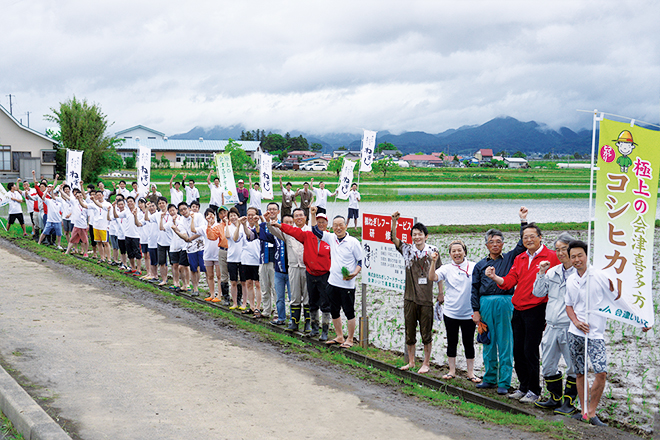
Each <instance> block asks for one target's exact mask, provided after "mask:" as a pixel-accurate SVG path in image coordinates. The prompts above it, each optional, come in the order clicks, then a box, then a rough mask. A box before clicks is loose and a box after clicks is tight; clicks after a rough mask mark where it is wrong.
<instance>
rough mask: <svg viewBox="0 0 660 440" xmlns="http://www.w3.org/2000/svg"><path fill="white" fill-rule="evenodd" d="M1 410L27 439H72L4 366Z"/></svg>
mask: <svg viewBox="0 0 660 440" xmlns="http://www.w3.org/2000/svg"><path fill="white" fill-rule="evenodd" d="M0 410H2V412H3V413H4V414H5V415H6V416H7V418H8V419H9V420H11V422H12V423H13V424H14V427H15V428H16V430H17V431H18V432H20V433H21V434H23V437H25V440H71V437H69V436H68V435H67V433H66V432H64V430H63V429H62V427H61V426H60V425H58V424H57V422H55V420H53V419H51V418H50V416H49V415H48V414H47V413H46V411H44V410H43V409H42V408H41V407H40V406H39V404H37V402H35V401H34V400H33V399H32V397H30V395H29V394H28V393H27V392H26V391H25V390H24V389H23V388H22V387H21V386H20V385H19V384H18V383H17V382H16V381H15V380H14V378H13V377H11V376H10V375H9V373H7V372H6V371H5V370H4V368H0Z"/></svg>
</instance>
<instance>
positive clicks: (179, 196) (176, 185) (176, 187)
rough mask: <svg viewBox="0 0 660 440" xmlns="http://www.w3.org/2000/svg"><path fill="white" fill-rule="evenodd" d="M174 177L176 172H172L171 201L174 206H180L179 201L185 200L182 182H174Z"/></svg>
mask: <svg viewBox="0 0 660 440" xmlns="http://www.w3.org/2000/svg"><path fill="white" fill-rule="evenodd" d="M174 177H176V174H172V178H171V179H170V203H171V204H173V205H174V206H179V203H181V202H183V191H181V189H180V188H181V182H178V181H177V182H174Z"/></svg>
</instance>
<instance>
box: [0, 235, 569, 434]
mask: <svg viewBox="0 0 660 440" xmlns="http://www.w3.org/2000/svg"><path fill="white" fill-rule="evenodd" d="M0 237H3V238H5V239H8V240H10V241H11V242H12V243H14V244H15V245H17V246H19V247H22V248H24V249H26V250H29V251H31V252H33V253H34V254H36V255H38V256H40V257H41V258H44V259H45V258H47V259H50V260H52V261H55V262H58V263H62V264H66V265H68V266H71V267H75V268H77V269H80V270H83V271H86V272H87V273H90V274H92V275H94V276H97V277H102V278H103V279H104V280H107V281H109V282H117V283H121V284H123V285H125V286H127V287H131V288H136V289H142V290H146V291H149V292H151V293H154V294H156V296H157V297H158V298H160V299H162V300H163V301H165V302H168V303H172V304H176V305H177V306H180V307H183V308H186V309H188V310H193V311H196V312H199V313H205V314H208V315H210V316H212V317H214V318H216V319H220V320H222V321H223V322H224V323H225V324H228V325H230V326H233V327H235V328H237V329H241V330H244V331H248V332H251V333H253V334H256V335H258V336H259V337H260V338H261V339H262V340H264V341H269V342H271V343H275V344H277V345H279V346H280V347H281V348H282V349H283V351H284V352H288V353H295V354H297V355H300V356H303V357H307V358H310V359H316V360H319V361H325V362H329V363H332V364H335V365H338V366H340V367H342V368H344V369H346V371H348V372H350V373H351V374H353V375H355V376H356V377H358V378H361V379H365V380H369V381H372V382H374V383H380V384H383V385H388V386H393V387H395V388H397V389H399V390H401V391H402V392H404V393H405V394H408V395H410V396H414V397H417V398H420V399H422V400H425V401H427V402H429V403H430V404H433V405H436V406H440V407H443V408H447V409H450V410H452V411H454V413H455V414H458V415H462V416H465V417H469V418H473V419H475V420H480V421H485V422H490V423H493V424H497V425H501V426H510V427H511V426H514V427H516V428H518V429H521V430H524V431H531V432H544V433H546V434H548V435H550V436H551V437H552V438H556V439H561V440H563V439H566V440H568V439H574V438H577V437H576V436H575V434H574V433H573V431H570V430H569V428H567V427H566V426H565V425H564V424H563V423H562V422H550V421H546V420H544V419H541V418H536V417H531V416H526V415H513V414H509V413H503V412H501V411H497V410H492V409H488V408H485V407H483V406H481V405H477V404H473V403H469V402H466V401H464V400H463V399H461V398H458V397H455V396H450V395H448V394H445V393H442V392H439V391H436V390H432V389H430V388H427V387H424V386H421V385H419V384H416V383H413V382H411V381H409V380H406V379H404V378H401V377H399V376H396V375H394V374H391V373H389V372H384V371H381V370H378V369H376V368H373V367H371V366H366V365H363V364H361V363H359V362H357V361H355V360H353V359H351V358H348V357H346V356H345V355H344V354H343V352H342V351H340V350H334V349H331V348H326V347H319V346H317V345H315V344H312V343H310V342H307V341H305V340H302V339H299V338H297V337H295V336H291V335H288V334H282V333H278V332H273V331H271V330H270V329H268V328H267V327H264V326H262V325H259V324H254V323H251V322H249V321H246V320H244V319H242V318H240V317H239V316H237V315H236V314H234V313H232V312H228V311H225V310H224V309H220V308H215V307H209V306H208V305H205V304H200V303H197V302H191V301H189V300H188V299H186V298H184V297H179V296H175V295H172V294H169V293H166V292H163V291H162V290H160V289H158V288H156V287H154V286H151V285H149V284H146V283H143V282H141V281H139V280H135V279H132V278H129V277H127V276H125V275H123V274H121V273H119V272H117V271H116V270H114V269H111V268H109V267H105V266H101V265H98V264H97V263H95V262H92V261H88V260H81V259H79V258H75V257H72V256H69V255H64V254H63V253H62V252H60V251H57V250H56V249H53V248H50V247H46V246H40V245H37V244H36V243H35V242H34V241H32V240H30V239H29V238H22V237H16V236H14V235H13V234H9V233H7V232H5V231H0ZM353 350H354V351H357V352H359V353H362V354H365V355H367V356H370V357H374V358H377V359H378V360H381V361H384V362H388V363H390V364H392V365H395V366H400V365H402V360H401V357H400V356H395V355H394V354H393V353H391V352H387V351H384V350H379V349H377V348H374V347H369V348H366V349H363V348H361V347H358V346H355V347H353ZM15 438H16V439H19V438H21V439H22V437H15Z"/></svg>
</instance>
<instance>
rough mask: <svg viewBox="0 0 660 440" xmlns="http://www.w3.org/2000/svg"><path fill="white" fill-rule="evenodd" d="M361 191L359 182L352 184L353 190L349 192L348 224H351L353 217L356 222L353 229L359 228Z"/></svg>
mask: <svg viewBox="0 0 660 440" xmlns="http://www.w3.org/2000/svg"><path fill="white" fill-rule="evenodd" d="M359 201H360V193H359V192H358V190H357V183H353V184H352V185H351V190H350V191H349V192H348V219H347V221H348V226H349V227H350V225H351V219H353V221H354V222H355V225H354V226H353V229H355V230H357V222H358V217H359V216H360V205H359V204H358V202H359Z"/></svg>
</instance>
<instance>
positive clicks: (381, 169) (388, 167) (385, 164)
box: [372, 157, 399, 177]
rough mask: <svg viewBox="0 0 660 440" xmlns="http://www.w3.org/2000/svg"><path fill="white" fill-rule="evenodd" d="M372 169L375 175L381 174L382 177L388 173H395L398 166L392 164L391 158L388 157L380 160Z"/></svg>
mask: <svg viewBox="0 0 660 440" xmlns="http://www.w3.org/2000/svg"><path fill="white" fill-rule="evenodd" d="M372 168H373V170H374V171H376V172H377V173H383V177H385V176H387V173H388V172H389V171H396V170H398V169H399V165H397V164H396V163H394V161H393V160H392V158H391V157H388V158H387V159H381V160H378V161H376V162H374V164H373V165H372Z"/></svg>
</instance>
